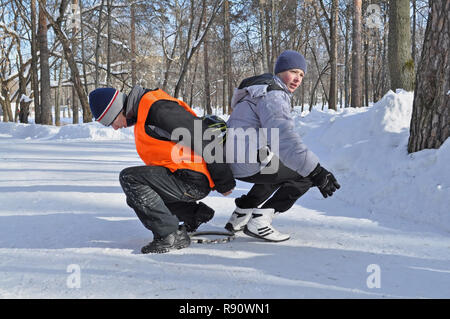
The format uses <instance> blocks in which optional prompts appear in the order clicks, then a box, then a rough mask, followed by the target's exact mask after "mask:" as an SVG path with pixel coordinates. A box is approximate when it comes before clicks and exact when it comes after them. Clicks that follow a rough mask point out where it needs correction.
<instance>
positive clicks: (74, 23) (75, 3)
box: [71, 0, 80, 124]
mask: <svg viewBox="0 0 450 319" xmlns="http://www.w3.org/2000/svg"><path fill="white" fill-rule="evenodd" d="M77 9H78V0H72V15H73V16H74V20H73V21H72V41H71V42H72V56H73V58H74V59H75V56H76V54H77V45H78V44H77V32H78V29H77V21H75V19H76V12H77ZM72 78H73V74H72ZM72 111H73V118H72V120H73V123H74V124H78V123H79V122H80V116H79V108H78V97H77V91H76V89H75V83H73V84H72Z"/></svg>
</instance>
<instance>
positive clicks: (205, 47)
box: [203, 36, 212, 114]
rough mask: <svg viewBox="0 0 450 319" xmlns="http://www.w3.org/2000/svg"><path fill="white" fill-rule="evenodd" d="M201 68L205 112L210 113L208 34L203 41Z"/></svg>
mask: <svg viewBox="0 0 450 319" xmlns="http://www.w3.org/2000/svg"><path fill="white" fill-rule="evenodd" d="M203 68H204V71H205V102H204V103H205V110H206V114H212V109H211V88H210V85H209V81H210V80H209V60H208V36H206V37H205V41H204V42H203Z"/></svg>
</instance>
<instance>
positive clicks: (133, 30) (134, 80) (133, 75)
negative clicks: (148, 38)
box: [130, 1, 137, 86]
mask: <svg viewBox="0 0 450 319" xmlns="http://www.w3.org/2000/svg"><path fill="white" fill-rule="evenodd" d="M135 6H136V5H135V2H134V1H132V2H131V7H130V29H131V34H130V36H131V38H130V42H131V85H132V86H134V85H136V83H137V75H136V14H135Z"/></svg>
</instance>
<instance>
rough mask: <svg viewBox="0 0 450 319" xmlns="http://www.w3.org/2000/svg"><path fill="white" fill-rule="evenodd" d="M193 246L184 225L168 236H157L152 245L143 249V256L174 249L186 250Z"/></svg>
mask: <svg viewBox="0 0 450 319" xmlns="http://www.w3.org/2000/svg"><path fill="white" fill-rule="evenodd" d="M190 244H191V238H190V237H189V235H188V234H187V232H186V228H185V227H184V225H182V226H180V227H179V228H178V230H177V231H175V232H173V233H170V234H169V235H167V236H164V237H161V236H157V235H155V238H154V239H153V241H152V242H151V243H149V244H148V245H146V246H144V247H142V249H141V252H142V253H143V254H149V253H154V254H162V253H167V252H169V251H171V250H174V249H182V248H186V247H188V246H189V245H190Z"/></svg>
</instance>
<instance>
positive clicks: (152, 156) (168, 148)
mask: <svg viewBox="0 0 450 319" xmlns="http://www.w3.org/2000/svg"><path fill="white" fill-rule="evenodd" d="M160 100H168V101H173V102H176V103H178V104H179V105H180V106H181V107H183V108H184V109H185V110H186V111H188V112H189V113H191V114H192V115H194V116H197V115H196V114H195V113H194V111H193V110H192V109H191V108H190V107H189V106H188V105H187V104H186V103H184V102H183V101H180V100H178V99H176V98H174V97H171V96H170V95H169V94H167V93H166V92H164V91H163V90H161V89H157V90H154V91H149V92H147V93H145V94H144V95H143V96H142V98H141V100H140V102H139V107H138V115H137V122H136V125H135V127H134V139H135V143H136V150H137V152H138V154H139V156H140V157H141V159H142V160H143V161H144V163H145V164H146V165H150V166H164V167H167V168H168V169H169V170H170V171H171V172H175V171H176V170H178V169H190V170H193V171H196V172H199V173H202V174H204V175H205V176H206V177H207V178H208V180H209V186H210V187H211V188H214V182H213V181H212V178H211V175H210V174H209V171H208V169H207V168H206V162H205V161H204V160H203V158H202V157H201V156H199V155H198V154H196V153H195V152H194V151H193V150H190V149H189V152H187V151H186V149H187V148H186V147H184V150H183V148H182V147H181V146H180V145H178V144H176V143H175V142H172V141H164V140H159V139H156V138H153V137H151V136H149V135H148V134H147V133H146V132H145V121H146V119H147V115H148V112H149V111H150V108H151V107H152V105H153V103H155V102H157V101H160ZM174 147H175V149H174ZM173 154H175V155H176V156H175V157H176V161H174V160H173V159H172V156H173Z"/></svg>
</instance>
